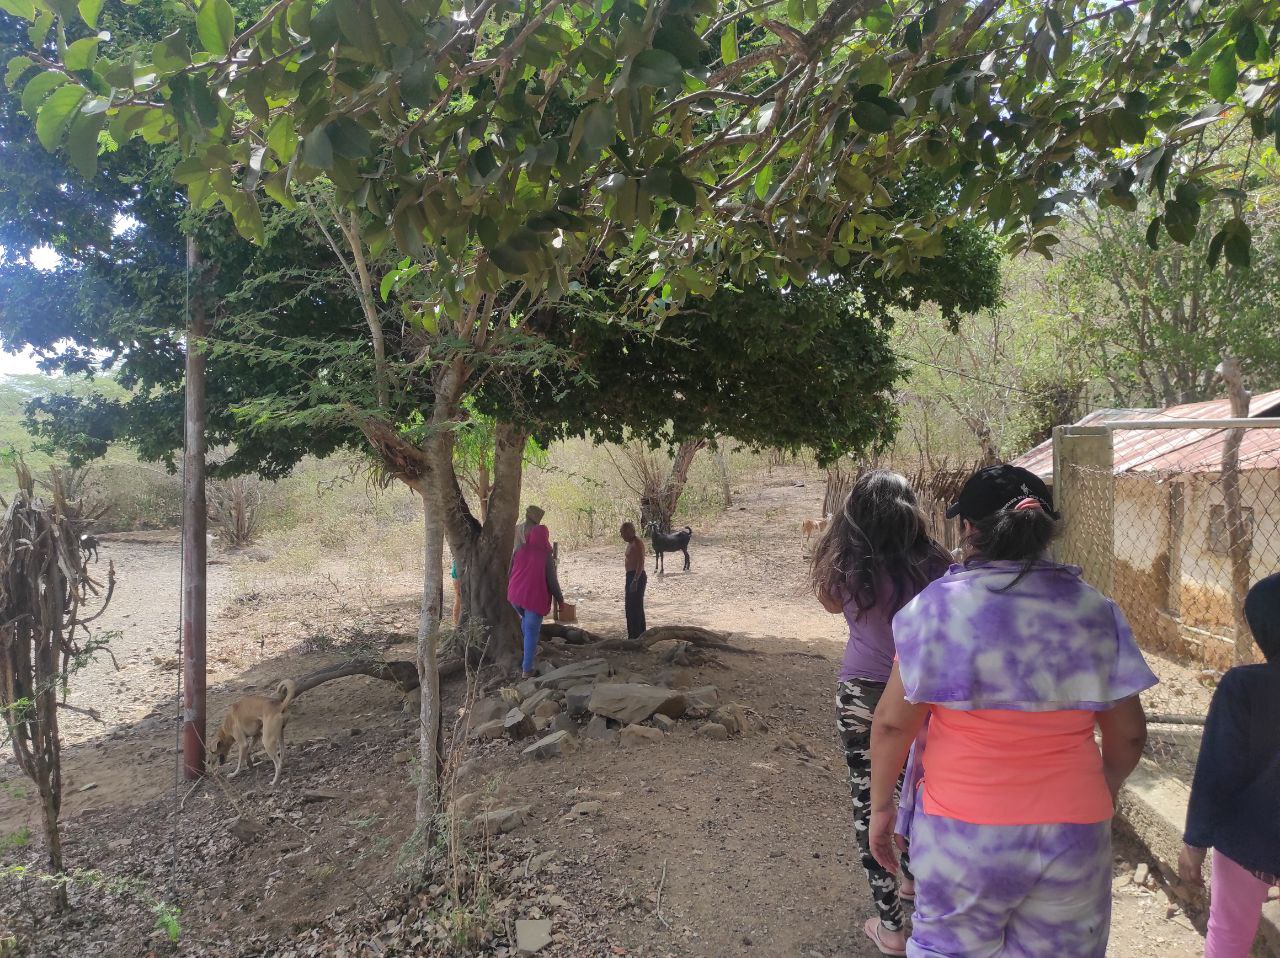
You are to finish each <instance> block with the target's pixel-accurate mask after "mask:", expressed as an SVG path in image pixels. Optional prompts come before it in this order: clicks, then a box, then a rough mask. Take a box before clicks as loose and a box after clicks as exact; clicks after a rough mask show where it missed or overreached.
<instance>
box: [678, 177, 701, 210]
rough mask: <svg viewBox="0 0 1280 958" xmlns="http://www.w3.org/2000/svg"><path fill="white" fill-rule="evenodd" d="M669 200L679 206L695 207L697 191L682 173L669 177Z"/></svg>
mask: <svg viewBox="0 0 1280 958" xmlns="http://www.w3.org/2000/svg"><path fill="white" fill-rule="evenodd" d="M671 198H672V199H673V200H675V201H676V202H677V203H679V204H680V205H681V206H689V207H693V206H697V205H698V191H697V190H696V189H695V188H694V186H693V183H692V182H691V181H690V180H689V179H688V178H687V177H685V176H684V174H682V173H673V174H672V175H671Z"/></svg>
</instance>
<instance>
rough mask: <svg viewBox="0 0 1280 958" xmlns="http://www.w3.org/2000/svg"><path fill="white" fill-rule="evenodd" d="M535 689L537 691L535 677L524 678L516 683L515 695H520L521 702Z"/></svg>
mask: <svg viewBox="0 0 1280 958" xmlns="http://www.w3.org/2000/svg"><path fill="white" fill-rule="evenodd" d="M536 691H538V680H537V679H525V680H524V681H523V682H520V683H519V684H517V685H516V695H518V696H519V697H520V701H522V702H523V701H524V700H525V699H527V698H528V697H529V696H531V695H533V693H534V692H536Z"/></svg>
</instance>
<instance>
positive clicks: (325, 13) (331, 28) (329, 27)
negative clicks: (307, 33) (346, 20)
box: [311, 0, 338, 53]
mask: <svg viewBox="0 0 1280 958" xmlns="http://www.w3.org/2000/svg"><path fill="white" fill-rule="evenodd" d="M337 42H338V4H337V2H336V0H329V2H328V3H324V4H321V5H320V7H319V9H317V10H316V11H315V12H314V13H313V14H311V44H312V46H314V47H315V49H316V51H317V52H320V53H323V52H327V51H329V50H332V49H333V46H334V44H336V43H337Z"/></svg>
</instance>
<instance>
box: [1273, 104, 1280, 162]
mask: <svg viewBox="0 0 1280 958" xmlns="http://www.w3.org/2000/svg"><path fill="white" fill-rule="evenodd" d="M1271 132H1272V133H1273V134H1274V135H1275V138H1276V150H1277V151H1278V152H1280V103H1277V104H1276V108H1275V109H1274V110H1272V111H1271Z"/></svg>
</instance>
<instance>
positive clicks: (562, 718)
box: [551, 712, 578, 738]
mask: <svg viewBox="0 0 1280 958" xmlns="http://www.w3.org/2000/svg"><path fill="white" fill-rule="evenodd" d="M551 731H553V732H568V733H569V734H570V735H572V736H574V737H575V738H576V737H577V735H578V723H577V722H575V721H574V720H573V719H571V718H569V716H567V715H565V714H564V713H563V712H561V713H560V714H559V715H557V716H556V717H555V718H553V719H552V720H551Z"/></svg>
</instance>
